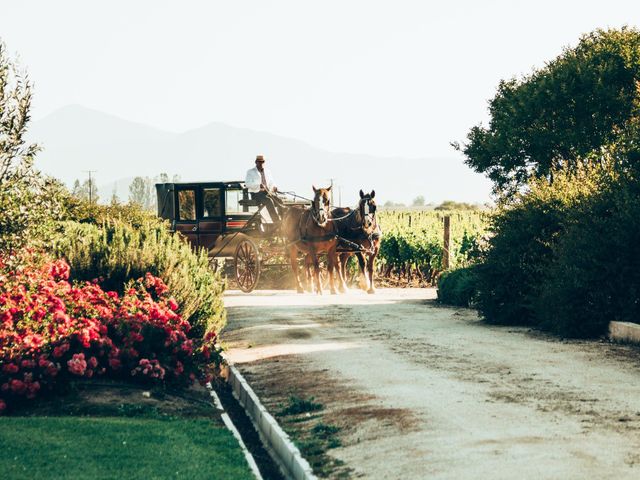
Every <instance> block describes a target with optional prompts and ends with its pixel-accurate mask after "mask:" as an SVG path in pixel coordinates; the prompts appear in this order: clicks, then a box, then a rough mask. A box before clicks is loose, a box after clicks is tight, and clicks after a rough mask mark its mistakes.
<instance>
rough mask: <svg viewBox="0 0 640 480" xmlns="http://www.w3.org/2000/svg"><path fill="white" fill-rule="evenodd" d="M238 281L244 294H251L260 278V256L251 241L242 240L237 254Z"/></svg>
mask: <svg viewBox="0 0 640 480" xmlns="http://www.w3.org/2000/svg"><path fill="white" fill-rule="evenodd" d="M235 264H236V281H237V282H238V287H240V290H242V291H243V292H246V293H249V292H250V291H252V290H253V289H254V288H256V285H257V284H258V278H260V254H259V253H258V247H257V246H256V244H255V243H253V242H252V241H251V240H242V241H241V242H240V243H239V244H238V246H237V247H236V253H235Z"/></svg>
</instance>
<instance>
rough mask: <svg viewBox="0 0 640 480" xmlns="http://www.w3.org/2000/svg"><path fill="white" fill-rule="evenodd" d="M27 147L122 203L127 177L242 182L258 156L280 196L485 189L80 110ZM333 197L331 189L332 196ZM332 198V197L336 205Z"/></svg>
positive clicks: (210, 128) (462, 197)
mask: <svg viewBox="0 0 640 480" xmlns="http://www.w3.org/2000/svg"><path fill="white" fill-rule="evenodd" d="M30 139H31V140H32V141H37V142H39V143H40V144H41V145H42V147H43V149H44V150H43V151H42V152H41V153H40V154H39V155H38V157H37V162H36V163H37V166H38V167H39V168H40V169H41V170H43V171H44V172H46V173H49V174H51V175H54V176H56V177H58V178H60V179H62V180H63V181H64V182H65V183H67V184H68V185H71V184H72V182H73V181H74V180H75V179H76V178H86V175H87V174H86V173H85V172H84V171H85V170H96V171H97V172H96V173H95V176H96V178H97V184H98V188H99V193H100V197H101V198H102V199H103V200H107V199H108V198H109V197H110V196H111V193H112V190H113V187H114V184H117V190H118V192H119V193H118V194H119V196H120V198H121V199H123V200H126V199H127V194H128V186H129V183H130V182H131V179H132V178H133V177H135V176H138V175H141V176H151V177H153V176H156V175H158V174H159V173H161V172H166V173H168V174H170V175H173V174H174V173H175V174H178V175H180V177H181V179H182V180H183V181H191V180H197V181H205V180H236V179H240V180H242V179H244V175H245V173H246V171H247V169H249V168H251V167H252V166H253V160H254V159H255V156H256V154H263V155H265V156H266V158H267V161H268V165H269V167H270V168H271V171H272V173H273V176H274V177H275V180H276V183H277V185H278V186H279V187H280V188H281V189H282V190H294V191H296V192H298V193H300V194H309V192H310V191H311V185H312V184H316V185H323V186H325V185H328V184H329V181H330V180H329V179H330V178H333V179H334V182H335V184H336V185H337V186H339V187H340V189H341V191H342V200H343V201H342V203H343V204H351V203H353V202H354V201H355V199H356V196H357V192H358V190H359V189H361V188H362V189H364V190H371V189H375V190H376V192H377V195H378V197H379V199H380V200H381V201H382V202H384V201H386V200H394V201H399V202H405V203H410V202H411V200H412V199H413V198H414V197H416V196H418V195H423V196H424V197H425V198H426V199H427V201H429V202H441V201H443V200H445V199H454V200H457V201H463V202H485V201H487V200H488V199H489V191H490V185H489V182H488V181H487V180H486V179H485V178H484V177H482V176H481V175H478V174H476V173H474V172H472V171H471V170H470V169H469V168H468V167H466V166H465V165H464V163H463V162H462V160H461V159H459V158H455V157H452V158H421V159H408V158H400V157H375V156H371V155H356V154H347V153H334V152H328V151H325V150H322V149H319V148H315V147H313V146H311V145H309V144H307V143H305V142H302V141H299V140H294V139H290V138H286V137H281V136H278V135H273V134H270V133H265V132H259V131H255V130H248V129H243V128H236V127H231V126H229V125H225V124H222V123H210V124H208V125H205V126H203V127H201V128H197V129H194V130H189V131H186V132H184V133H180V134H178V133H171V132H166V131H162V130H159V129H156V128H153V127H149V126H147V125H142V124H139V123H134V122H130V121H127V120H123V119H120V118H118V117H115V116H112V115H108V114H105V113H102V112H98V111H95V110H90V109H87V108H84V107H81V106H77V105H71V106H68V107H64V108H62V109H60V110H58V111H56V112H54V113H52V114H51V115H49V116H47V117H45V118H43V119H41V120H38V121H34V122H33V123H32V125H31V130H30ZM336 190H337V188H336ZM337 196H338V192H336V202H337Z"/></svg>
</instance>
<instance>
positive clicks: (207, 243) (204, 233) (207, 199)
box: [198, 187, 222, 250]
mask: <svg viewBox="0 0 640 480" xmlns="http://www.w3.org/2000/svg"><path fill="white" fill-rule="evenodd" d="M200 198H201V202H202V216H201V217H200V220H198V237H199V239H198V244H199V245H200V246H201V247H204V248H206V249H207V250H211V249H212V248H213V246H214V245H215V243H216V240H217V239H218V237H219V236H220V234H221V233H222V191H221V190H220V189H219V188H213V187H212V188H209V187H204V188H203V189H202V196H201V197H200Z"/></svg>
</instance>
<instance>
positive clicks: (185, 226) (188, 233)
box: [176, 187, 198, 247]
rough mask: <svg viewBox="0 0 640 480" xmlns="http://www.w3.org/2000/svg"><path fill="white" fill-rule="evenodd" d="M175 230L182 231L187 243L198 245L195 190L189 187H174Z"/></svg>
mask: <svg viewBox="0 0 640 480" xmlns="http://www.w3.org/2000/svg"><path fill="white" fill-rule="evenodd" d="M176 190H177V195H176V201H177V203H178V204H177V205H176V207H177V208H176V211H177V212H178V214H177V215H176V231H178V232H180V233H182V234H183V235H184V236H185V237H187V240H189V243H191V245H193V246H194V247H197V246H198V222H197V217H196V190H195V188H189V187H178V188H176Z"/></svg>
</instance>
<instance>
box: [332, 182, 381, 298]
mask: <svg viewBox="0 0 640 480" xmlns="http://www.w3.org/2000/svg"><path fill="white" fill-rule="evenodd" d="M375 196H376V192H375V190H372V191H371V193H368V194H365V193H364V192H363V191H362V190H360V200H359V202H358V206H357V207H356V208H355V209H354V210H351V209H348V208H336V209H334V210H333V211H332V212H331V214H332V216H333V217H334V219H335V220H334V223H335V224H336V226H337V229H338V235H339V236H340V238H343V239H345V240H347V242H349V243H347V242H343V244H346V245H345V248H346V249H348V250H351V249H354V251H348V252H344V253H341V254H340V275H341V277H342V278H343V279H345V278H346V277H347V272H346V269H347V262H348V260H349V257H350V256H351V255H354V254H355V255H356V257H357V259H358V265H359V266H360V275H361V285H363V289H364V290H366V291H367V292H368V293H375V291H376V290H375V286H374V282H373V274H374V271H375V261H376V257H377V256H378V253H379V252H380V242H381V241H382V229H381V228H380V225H378V221H377V218H376V210H377V208H378V207H377V205H376V201H375V200H374V198H375ZM354 247H355V248H359V250H358V249H355V248H354Z"/></svg>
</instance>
